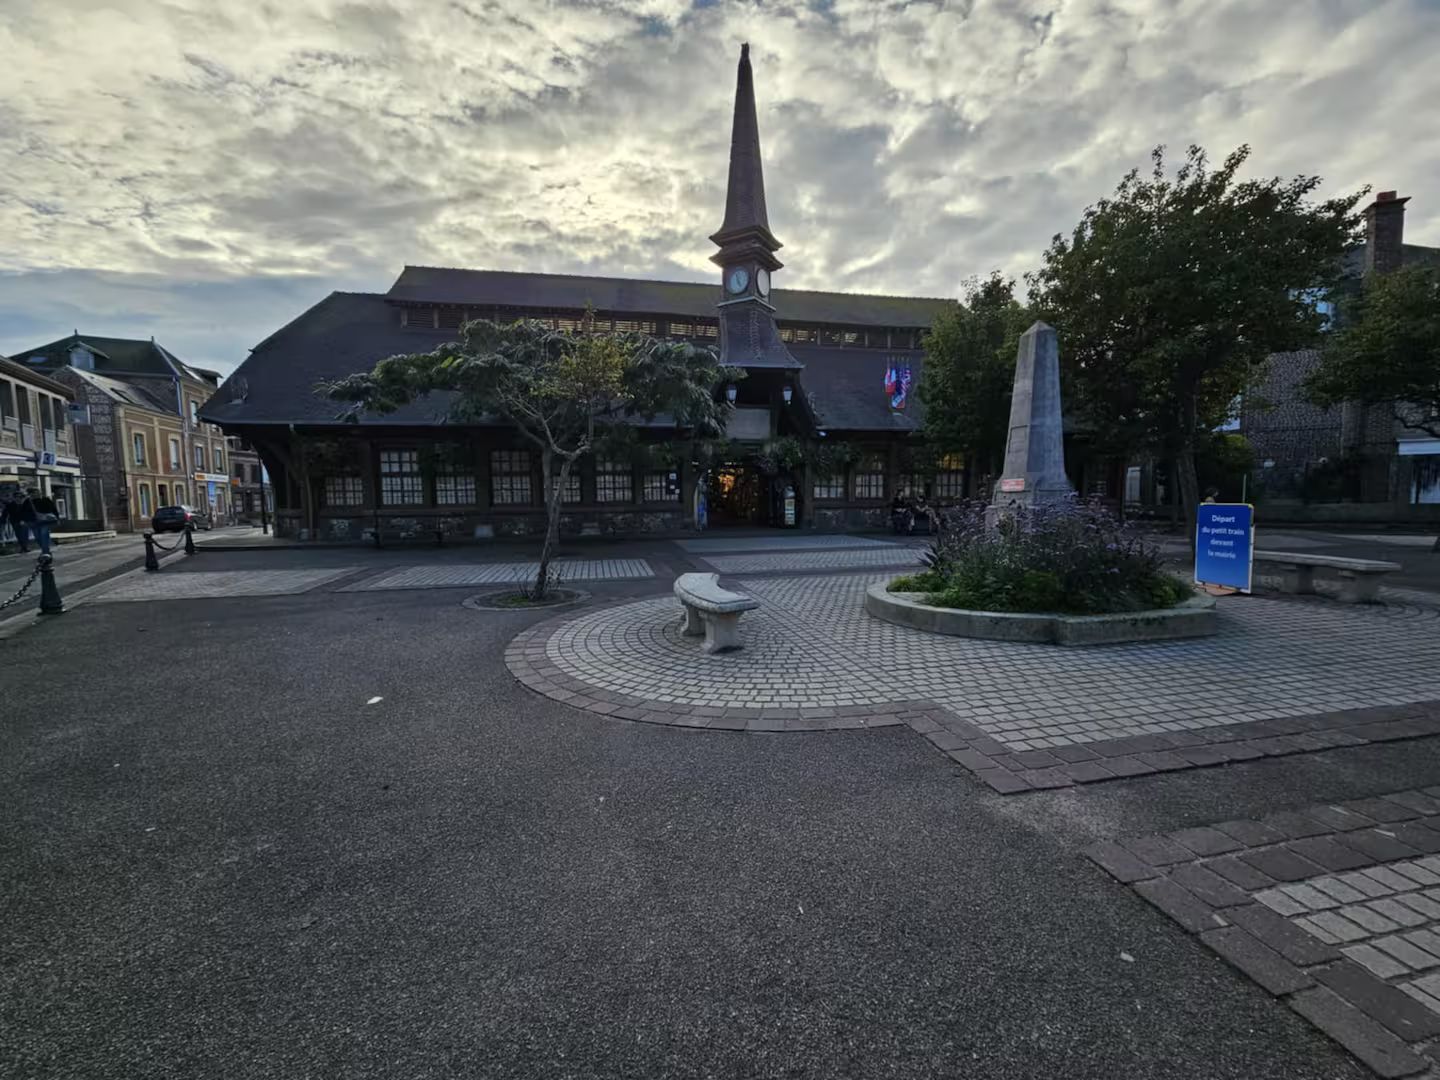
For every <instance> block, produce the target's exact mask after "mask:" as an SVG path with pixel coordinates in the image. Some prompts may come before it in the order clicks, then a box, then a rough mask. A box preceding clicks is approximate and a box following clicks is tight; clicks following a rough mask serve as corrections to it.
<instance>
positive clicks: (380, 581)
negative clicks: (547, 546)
mask: <svg viewBox="0 0 1440 1080" xmlns="http://www.w3.org/2000/svg"><path fill="white" fill-rule="evenodd" d="M551 566H552V568H553V569H554V571H555V573H556V574H558V575H559V577H560V580H561V581H562V582H563V581H620V580H625V579H629V578H648V577H654V576H655V571H654V570H652V569H651V568H650V564H649V563H648V562H646V561H645V560H644V559H560V560H557V561H555V562H554V563H551ZM538 569H539V564H538V563H533V562H526V563H471V564H468V565H465V564H462V565H451V566H406V567H402V568H400V569H399V570H391V571H389V572H387V573H384V574H381V575H379V576H378V577H373V578H368V579H366V580H365V581H360V582H356V583H355V584H353V585H347V586H346V587H345V591H347V592H368V591H370V590H372V589H440V588H446V587H448V586H451V585H511V584H519V583H521V582H526V581H530V580H531V579H533V578H534V577H535V573H536V571H537V570H538Z"/></svg>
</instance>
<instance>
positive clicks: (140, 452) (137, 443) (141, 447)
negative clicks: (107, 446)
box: [130, 431, 148, 490]
mask: <svg viewBox="0 0 1440 1080" xmlns="http://www.w3.org/2000/svg"><path fill="white" fill-rule="evenodd" d="M130 459H131V460H132V461H133V462H134V463H135V464H136V465H144V464H145V436H144V435H143V434H141V433H140V432H138V431H135V432H131V434H130ZM147 490H148V489H147Z"/></svg>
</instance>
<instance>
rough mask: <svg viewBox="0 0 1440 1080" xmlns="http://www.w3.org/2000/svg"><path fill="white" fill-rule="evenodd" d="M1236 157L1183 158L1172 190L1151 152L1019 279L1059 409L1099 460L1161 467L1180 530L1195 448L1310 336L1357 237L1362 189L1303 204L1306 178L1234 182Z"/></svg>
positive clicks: (1307, 195) (1193, 499) (1239, 162)
mask: <svg viewBox="0 0 1440 1080" xmlns="http://www.w3.org/2000/svg"><path fill="white" fill-rule="evenodd" d="M1249 156H1250V148H1249V147H1248V146H1242V147H1240V148H1239V149H1238V150H1236V151H1234V152H1233V153H1231V154H1230V155H1229V156H1228V157H1227V158H1226V159H1225V161H1224V163H1223V164H1222V165H1221V166H1220V167H1219V168H1212V167H1211V166H1210V163H1209V161H1208V159H1207V157H1206V154H1205V151H1203V150H1202V149H1200V148H1199V147H1195V146H1192V147H1190V149H1189V150H1188V152H1187V153H1186V156H1185V161H1184V163H1183V164H1182V165H1181V166H1180V167H1179V168H1178V169H1177V170H1176V171H1175V175H1174V177H1173V178H1171V177H1169V176H1168V175H1167V173H1166V169H1165V159H1164V148H1163V147H1157V148H1156V149H1155V151H1154V153H1153V154H1152V161H1153V168H1152V169H1151V171H1150V174H1149V176H1148V177H1147V176H1142V175H1141V174H1140V172H1139V171H1138V170H1133V171H1131V172H1130V173H1128V174H1127V175H1126V176H1125V178H1124V179H1122V180H1121V181H1120V184H1119V186H1118V187H1117V188H1116V189H1115V194H1114V195H1113V196H1111V197H1110V198H1108V199H1101V200H1100V201H1099V202H1098V203H1096V204H1095V205H1094V206H1092V207H1090V208H1088V209H1087V210H1086V211H1085V213H1084V216H1083V217H1082V218H1081V221H1080V223H1079V225H1077V226H1076V227H1075V230H1074V232H1073V233H1072V234H1071V235H1070V237H1068V238H1066V237H1064V236H1060V235H1057V236H1056V237H1055V238H1054V239H1053V240H1052V241H1051V244H1050V247H1049V249H1048V250H1047V251H1046V252H1045V256H1044V265H1043V266H1042V267H1041V269H1040V270H1039V271H1038V272H1036V273H1034V274H1032V275H1030V276H1029V278H1028V280H1029V283H1030V286H1031V300H1032V303H1033V304H1034V305H1035V307H1036V308H1038V309H1039V312H1040V315H1041V317H1042V318H1044V319H1045V320H1046V321H1048V322H1050V323H1051V324H1052V325H1054V326H1055V328H1056V330H1057V331H1058V332H1059V335H1060V357H1061V363H1062V365H1064V370H1063V372H1062V378H1063V379H1064V384H1063V386H1064V390H1065V393H1066V395H1067V398H1066V407H1067V410H1068V411H1073V412H1075V413H1076V414H1077V415H1078V416H1080V417H1081V419H1082V421H1083V422H1085V423H1086V424H1087V426H1089V427H1090V428H1091V429H1092V431H1093V432H1094V434H1095V435H1096V437H1097V439H1098V440H1099V441H1098V445H1100V446H1101V447H1103V448H1104V449H1107V450H1108V451H1110V452H1112V453H1117V454H1119V453H1129V452H1132V451H1134V450H1136V449H1140V448H1146V449H1150V450H1153V451H1155V452H1158V453H1161V454H1164V455H1166V456H1168V457H1170V458H1171V459H1172V460H1173V462H1174V464H1175V471H1176V474H1177V480H1178V484H1179V490H1180V497H1181V504H1182V506H1183V507H1184V510H1185V513H1186V514H1187V516H1189V517H1190V518H1191V520H1193V515H1194V508H1195V504H1196V503H1197V502H1198V501H1199V484H1198V480H1197V477H1196V472H1195V453H1196V448H1197V446H1198V445H1199V444H1200V443H1201V442H1202V441H1204V440H1205V439H1206V438H1207V437H1208V433H1209V432H1211V431H1213V430H1214V429H1215V428H1216V427H1217V426H1218V425H1219V424H1220V423H1221V422H1222V421H1223V420H1224V419H1225V417H1226V414H1227V412H1228V411H1229V409H1230V406H1231V403H1232V402H1233V400H1234V399H1235V397H1236V395H1237V394H1239V393H1240V392H1241V391H1242V390H1244V389H1245V388H1246V387H1247V386H1248V385H1250V384H1251V383H1252V382H1253V381H1254V380H1255V378H1256V376H1257V374H1258V372H1259V369H1260V368H1261V366H1262V365H1263V364H1264V362H1265V358H1266V357H1267V356H1268V355H1269V354H1270V353H1272V352H1278V351H1282V350H1286V349H1294V348H1298V347H1301V346H1303V345H1306V344H1308V343H1309V342H1311V341H1313V340H1314V339H1315V338H1316V336H1317V335H1318V334H1319V332H1320V330H1321V327H1322V320H1321V317H1320V316H1319V314H1318V313H1317V312H1316V311H1315V310H1314V305H1313V304H1312V303H1311V301H1310V297H1313V296H1314V295H1315V290H1324V289H1327V288H1329V287H1330V286H1331V285H1332V284H1334V282H1335V281H1336V280H1337V279H1338V277H1339V274H1340V257H1341V255H1342V254H1343V253H1344V252H1345V250H1346V249H1347V248H1348V247H1349V246H1350V245H1351V244H1353V243H1354V242H1355V241H1356V240H1357V239H1358V237H1359V224H1360V221H1359V215H1358V214H1357V213H1356V211H1355V205H1356V203H1357V202H1358V201H1359V199H1360V198H1361V196H1363V195H1364V194H1365V192H1364V191H1361V192H1358V193H1356V194H1352V195H1343V196H1340V197H1337V198H1333V199H1328V200H1326V201H1324V202H1316V201H1314V200H1313V199H1312V198H1311V196H1312V195H1313V193H1314V192H1315V190H1316V188H1318V187H1319V185H1320V178H1319V177H1315V176H1298V177H1294V178H1293V179H1290V180H1283V179H1281V178H1279V177H1272V178H1268V179H1247V180H1242V179H1240V178H1239V176H1238V174H1239V172H1240V169H1241V167H1242V166H1243V165H1244V164H1245V161H1246V159H1247V158H1248V157H1249ZM1367 190H1368V189H1367Z"/></svg>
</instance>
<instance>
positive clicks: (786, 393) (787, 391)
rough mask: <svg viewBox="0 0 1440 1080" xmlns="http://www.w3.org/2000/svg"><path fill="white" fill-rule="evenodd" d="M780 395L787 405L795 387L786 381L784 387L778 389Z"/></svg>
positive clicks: (793, 394)
mask: <svg viewBox="0 0 1440 1080" xmlns="http://www.w3.org/2000/svg"><path fill="white" fill-rule="evenodd" d="M780 396H781V397H782V398H784V399H785V404H786V405H789V404H790V399H791V398H792V397H794V396H795V388H794V387H793V386H791V385H790V384H789V383H786V384H785V386H784V388H783V389H782V390H781V391H780Z"/></svg>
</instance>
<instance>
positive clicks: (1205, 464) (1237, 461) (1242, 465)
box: [1195, 431, 1255, 502]
mask: <svg viewBox="0 0 1440 1080" xmlns="http://www.w3.org/2000/svg"><path fill="white" fill-rule="evenodd" d="M1254 468H1255V451H1254V450H1253V449H1251V446H1250V440H1249V439H1247V438H1245V436H1244V435H1240V434H1237V433H1235V432H1223V431H1217V432H1215V433H1214V434H1212V435H1211V436H1210V437H1209V438H1207V439H1203V440H1202V441H1201V442H1200V444H1199V445H1198V446H1197V447H1196V449H1195V475H1196V477H1197V478H1198V481H1199V485H1200V490H1201V492H1205V491H1208V490H1209V489H1210V488H1212V487H1213V488H1215V489H1217V490H1218V491H1219V492H1220V501H1222V502H1236V501H1238V500H1239V498H1240V496H1241V493H1242V484H1241V479H1242V478H1243V477H1245V476H1247V475H1249V474H1250V473H1251V472H1252V471H1253V470H1254Z"/></svg>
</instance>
